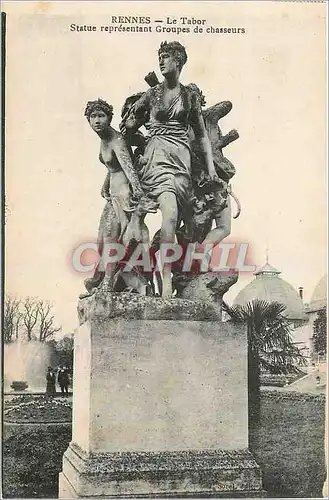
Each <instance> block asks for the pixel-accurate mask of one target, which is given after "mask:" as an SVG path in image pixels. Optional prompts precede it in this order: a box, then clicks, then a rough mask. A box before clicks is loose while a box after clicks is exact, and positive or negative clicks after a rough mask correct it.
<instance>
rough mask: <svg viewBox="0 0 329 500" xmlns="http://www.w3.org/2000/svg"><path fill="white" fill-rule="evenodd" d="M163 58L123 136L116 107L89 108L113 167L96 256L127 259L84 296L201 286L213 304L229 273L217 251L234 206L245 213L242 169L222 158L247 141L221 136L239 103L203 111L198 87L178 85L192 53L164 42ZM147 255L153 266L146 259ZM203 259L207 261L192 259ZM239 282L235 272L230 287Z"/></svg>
mask: <svg viewBox="0 0 329 500" xmlns="http://www.w3.org/2000/svg"><path fill="white" fill-rule="evenodd" d="M158 59H159V68H160V72H161V75H162V77H163V81H162V82H159V80H158V78H157V77H156V75H155V73H154V72H151V73H149V74H148V75H147V76H146V77H145V81H146V82H147V84H148V85H149V87H150V88H149V89H148V90H147V91H146V92H140V93H138V94H134V95H132V96H130V97H128V98H127V99H126V101H125V103H124V105H123V108H122V112H121V118H122V121H121V123H120V131H117V130H115V129H114V128H113V127H111V120H112V116H113V107H112V106H111V105H109V104H108V103H107V102H106V101H103V100H102V99H98V100H95V101H89V102H88V103H87V106H86V110H85V116H86V118H87V120H88V122H89V124H90V126H91V128H92V130H93V131H94V132H95V133H96V134H97V135H98V136H99V137H100V139H101V145H100V154H99V159H100V161H101V162H102V163H103V164H104V165H105V166H106V168H107V175H106V178H105V181H104V184H103V187H102V191H101V194H102V197H103V198H104V199H105V200H106V204H105V207H104V210H103V213H102V215H101V219H100V225H99V232H98V252H99V255H100V256H103V255H104V252H105V251H106V252H107V251H108V248H109V244H110V246H111V244H112V245H113V244H115V245H121V246H122V248H123V249H124V251H123V254H122V255H121V256H120V259H113V260H112V261H111V259H108V258H107V259H106V266H104V262H105V261H104V259H102V258H100V260H99V263H98V265H97V267H96V269H95V272H94V275H93V276H92V277H91V278H87V279H86V280H85V287H86V289H87V293H85V294H83V295H81V298H83V297H86V296H89V295H92V294H93V293H95V291H97V290H98V289H100V288H101V289H102V290H104V289H105V290H108V291H111V292H122V291H132V292H138V293H142V294H144V295H159V296H162V297H164V298H171V297H172V296H173V294H175V295H176V296H177V297H184V294H185V297H187V296H189V295H190V294H191V290H192V288H193V283H196V281H198V283H200V280H201V281H203V282H204V283H205V286H206V287H207V288H208V290H209V293H210V295H211V296H212V297H215V296H216V290H217V289H218V283H220V281H221V273H219V272H213V271H212V269H211V264H210V262H211V253H212V249H213V248H215V247H216V245H218V244H219V243H220V242H221V241H222V240H223V239H224V238H225V237H227V236H228V235H229V234H230V229H231V218H232V213H231V201H230V199H231V198H233V199H234V200H235V202H236V204H237V212H236V214H235V215H233V217H234V218H236V217H237V216H238V215H239V213H240V205H239V202H238V200H237V198H236V197H235V195H234V194H233V192H232V190H231V187H230V184H229V183H230V179H231V178H232V177H233V176H234V174H235V168H234V166H233V164H232V163H231V162H230V161H229V160H228V159H227V158H226V157H225V156H224V155H223V148H224V147H226V146H227V145H228V144H230V143H231V142H232V141H234V140H236V139H237V138H238V137H239V135H238V133H237V131H236V130H231V131H230V132H229V133H228V134H226V135H223V133H222V131H221V128H220V126H219V125H218V122H219V120H220V119H221V118H222V117H224V116H225V115H227V113H229V112H230V110H231V109H232V104H231V102H229V101H224V102H220V103H218V104H215V105H214V106H211V107H209V108H205V104H206V103H205V98H204V95H203V93H202V92H201V90H200V89H199V88H198V86H197V85H196V84H195V83H190V84H188V85H186V86H184V85H182V84H181V83H180V74H181V71H182V68H183V66H184V64H185V63H186V61H187V54H186V50H185V48H184V47H183V46H182V45H181V44H180V43H179V42H163V43H161V45H160V48H159V50H158ZM141 127H144V128H145V129H146V135H144V134H143V133H142V132H141V131H140V128H141ZM157 210H160V212H161V215H162V224H161V228H160V229H159V231H157V232H156V233H155V235H154V237H153V239H152V241H151V240H150V237H149V231H148V228H147V226H146V224H145V217H146V215H147V214H148V213H156V212H157ZM191 248H192V249H193V252H192V254H191ZM177 249H179V251H176V250H177ZM187 252H190V254H191V255H190V258H189V261H190V263H191V265H190V266H187V265H186V255H187ZM141 253H143V255H144V256H145V255H147V259H145V258H144V257H142V259H141V260H138V259H137V258H136V255H139V256H141ZM197 254H199V255H202V259H201V260H200V259H197V260H195V259H193V256H194V257H195V256H196V255H197ZM132 256H134V258H133V259H132V258H131V257H132ZM170 256H171V257H172V258H170ZM173 256H174V257H176V258H173ZM146 261H147V265H145V262H146ZM131 262H133V263H134V264H133V265H132V264H131ZM205 262H206V264H207V266H206V269H205V267H204V265H205ZM236 280H237V273H236V272H233V273H232V274H231V277H230V280H229V284H228V285H227V288H229V286H231V284H233V282H235V281H236ZM191 286H192V288H191ZM198 286H199V285H198ZM187 291H188V292H187Z"/></svg>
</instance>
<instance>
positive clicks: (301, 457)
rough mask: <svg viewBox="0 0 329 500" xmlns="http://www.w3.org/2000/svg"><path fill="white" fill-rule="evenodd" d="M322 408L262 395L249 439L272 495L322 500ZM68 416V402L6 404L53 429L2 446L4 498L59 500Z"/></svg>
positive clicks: (304, 398)
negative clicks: (45, 421) (48, 421)
mask: <svg viewBox="0 0 329 500" xmlns="http://www.w3.org/2000/svg"><path fill="white" fill-rule="evenodd" d="M30 401H31V399H30V398H27V399H26V401H25V402H26V403H28V402H30ZM18 405H19V406H18ZM324 405H325V401H324V396H323V395H321V394H320V395H312V394H300V393H293V392H289V393H284V392H278V391H262V393H261V415H260V417H261V418H260V423H259V424H257V425H254V426H253V427H252V428H251V429H250V436H249V440H250V448H251V450H252V452H253V453H254V456H255V458H256V460H257V462H258V463H259V465H260V466H261V468H262V471H263V482H264V489H265V490H267V491H268V493H269V495H270V496H272V497H274V496H277V497H298V496H299V497H308V498H311V497H321V490H322V485H323V480H324V443H323V441H324ZM19 407H20V408H21V410H19ZM9 408H12V410H10V411H9V412H8V410H9ZM70 412H71V410H70V404H69V402H68V401H66V400H65V401H63V402H58V400H57V399H54V400H52V399H48V400H47V401H45V398H44V397H41V398H39V399H37V400H35V399H34V403H32V404H28V405H26V404H25V403H24V397H23V398H21V399H20V400H18V401H17V400H16V401H15V400H11V401H10V402H9V403H7V404H5V421H8V420H11V421H13V419H14V418H15V419H16V421H17V422H25V423H28V422H31V421H33V420H34V419H35V420H34V421H36V420H38V421H39V422H43V421H44V420H45V419H48V418H49V420H51V422H52V424H51V425H50V424H49V425H48V426H45V425H36V426H35V427H34V426H32V427H33V428H31V427H30V428H29V429H27V428H25V429H24V425H22V426H21V427H20V428H17V427H16V431H15V433H14V434H13V435H11V436H10V437H9V438H8V439H7V440H5V441H4V444H3V497H4V498H38V497H39V498H41V497H42V498H45V497H47V498H51V497H52V498H56V497H57V490H58V473H59V472H60V470H61V467H62V455H63V453H64V451H65V450H66V448H67V446H68V444H69V442H70V440H71V429H70V425H68V424H60V423H58V422H59V421H63V419H65V420H66V419H67V418H69V417H70ZM7 413H8V419H7V416H6V414H7ZM9 414H10V418H9ZM56 422H57V423H56ZM6 425H10V424H6ZM17 429H18V431H17Z"/></svg>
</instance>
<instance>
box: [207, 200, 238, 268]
mask: <svg viewBox="0 0 329 500" xmlns="http://www.w3.org/2000/svg"><path fill="white" fill-rule="evenodd" d="M215 223H216V227H214V229H212V230H211V231H209V233H208V234H207V236H206V237H205V239H204V240H203V242H202V243H201V249H204V248H205V246H206V245H207V244H208V245H209V244H210V245H211V248H212V258H211V261H210V268H213V267H217V264H218V263H217V262H216V261H217V260H218V250H217V251H216V248H215V247H216V246H217V245H219V243H221V242H222V241H223V240H224V238H226V237H227V236H229V235H230V234H231V203H230V199H228V202H227V207H226V208H224V210H222V211H221V213H220V215H219V216H218V217H216V218H215Z"/></svg>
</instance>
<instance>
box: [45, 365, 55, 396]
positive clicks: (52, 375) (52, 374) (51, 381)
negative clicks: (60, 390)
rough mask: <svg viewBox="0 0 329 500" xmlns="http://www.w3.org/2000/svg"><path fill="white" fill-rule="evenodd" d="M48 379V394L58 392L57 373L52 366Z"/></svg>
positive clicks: (49, 369) (48, 371) (51, 394)
mask: <svg viewBox="0 0 329 500" xmlns="http://www.w3.org/2000/svg"><path fill="white" fill-rule="evenodd" d="M46 380H47V387H46V394H48V395H49V396H54V395H55V394H56V375H55V371H54V370H53V369H52V367H51V366H48V370H47V375H46Z"/></svg>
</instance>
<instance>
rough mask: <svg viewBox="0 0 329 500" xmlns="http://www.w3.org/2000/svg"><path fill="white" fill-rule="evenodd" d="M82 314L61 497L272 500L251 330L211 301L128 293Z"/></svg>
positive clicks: (96, 300) (95, 302) (84, 305)
mask: <svg viewBox="0 0 329 500" xmlns="http://www.w3.org/2000/svg"><path fill="white" fill-rule="evenodd" d="M79 317H80V329H79V331H78V332H77V334H76V336H75V340H74V393H73V432H72V443H71V444H70V446H69V448H68V450H67V451H66V452H65V454H64V457H63V473H62V474H61V476H60V492H59V497H60V498H74V497H81V498H88V497H89V498H90V497H92V498H95V497H96V498H97V497H102V498H112V497H120V498H124V497H126V498H129V497H143V498H147V497H148V498H154V497H176V498H177V497H191V496H194V497H214V496H217V497H231V498H232V497H239V496H244V497H255V496H258V497H261V496H263V491H262V485H261V472H260V469H259V467H258V465H257V464H256V462H255V461H254V459H253V457H252V455H251V453H250V452H249V451H248V401H247V336H246V330H245V328H242V329H241V328H237V327H235V326H234V325H232V324H230V323H222V322H220V320H219V316H218V310H217V308H216V306H214V305H212V304H204V303H198V302H192V301H188V300H185V299H178V298H177V299H170V300H169V299H167V300H164V299H155V298H150V297H142V296H138V295H136V294H124V293H122V294H104V293H100V294H98V295H95V296H94V297H92V298H90V299H88V300H85V301H81V302H80V304H79Z"/></svg>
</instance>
